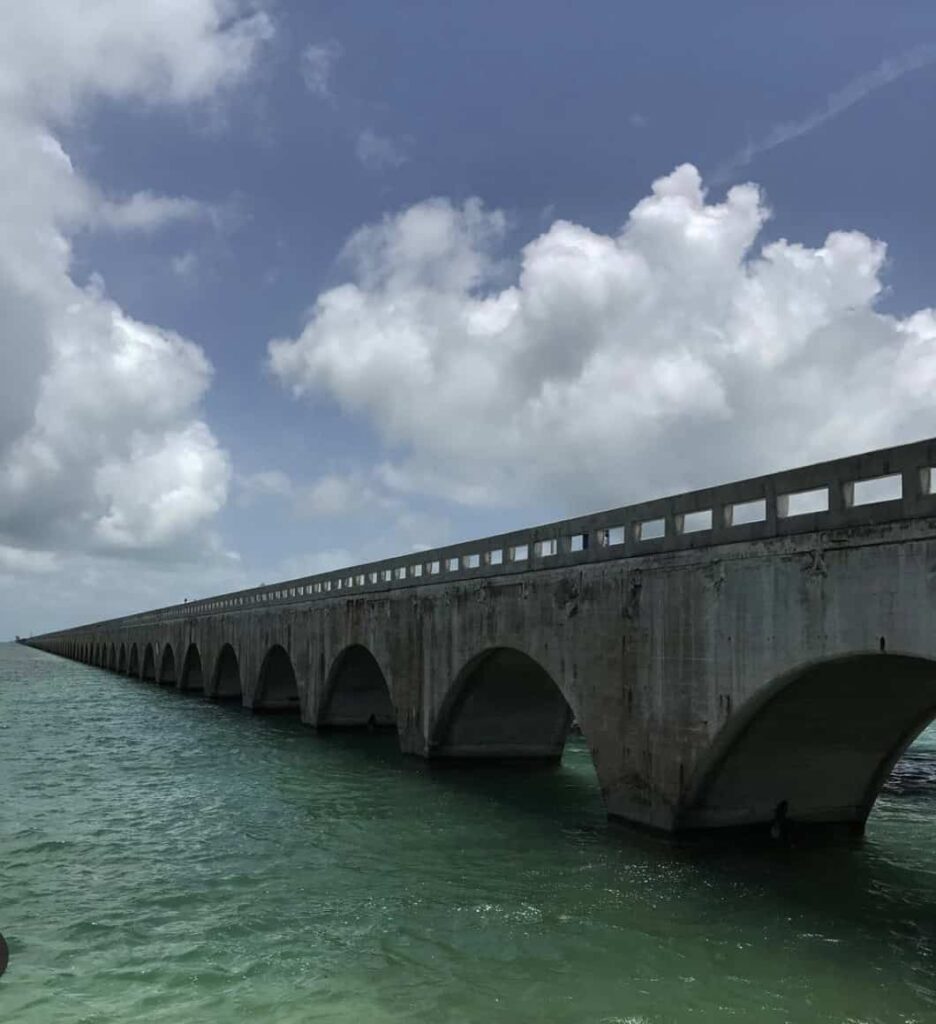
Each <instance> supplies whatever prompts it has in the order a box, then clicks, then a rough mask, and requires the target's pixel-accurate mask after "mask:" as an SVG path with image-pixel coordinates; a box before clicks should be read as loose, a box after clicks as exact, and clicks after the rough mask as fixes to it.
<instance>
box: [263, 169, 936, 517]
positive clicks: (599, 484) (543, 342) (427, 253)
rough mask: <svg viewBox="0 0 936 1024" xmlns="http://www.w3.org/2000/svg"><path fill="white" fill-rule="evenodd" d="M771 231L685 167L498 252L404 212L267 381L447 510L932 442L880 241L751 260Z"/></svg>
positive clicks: (748, 194) (932, 356)
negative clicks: (334, 419)
mask: <svg viewBox="0 0 936 1024" xmlns="http://www.w3.org/2000/svg"><path fill="white" fill-rule="evenodd" d="M768 217H769V210H768V208H767V206H766V204H765V201H764V197H763V196H762V194H761V193H760V191H759V190H758V188H757V187H756V186H754V185H751V184H747V185H739V186H736V187H734V188H732V189H731V190H730V191H729V192H728V194H727V196H726V197H725V198H724V200H723V201H721V202H718V201H712V200H710V199H709V197H708V196H707V194H706V192H705V190H704V188H703V185H702V182H701V180H700V175H699V173H698V171H697V170H696V169H695V168H694V167H692V166H690V165H683V166H681V167H678V168H677V169H676V170H675V171H673V172H672V173H671V174H669V175H667V176H666V177H663V178H660V179H659V180H658V181H656V182H654V184H653V188H652V191H651V193H650V195H648V196H647V197H646V198H644V199H642V200H641V201H640V202H639V203H637V205H636V206H635V207H634V208H633V210H631V212H630V214H629V216H628V218H627V221H626V223H625V224H624V226H623V228H622V229H621V230H620V232H618V233H616V234H613V235H605V234H600V233H597V232H594V231H591V230H589V229H588V228H586V227H584V226H582V225H579V224H574V223H570V222H568V221H562V220H558V221H556V222H555V223H553V224H552V226H551V227H550V228H549V229H548V230H547V231H545V232H544V233H543V234H542V235H540V236H539V237H538V238H535V239H534V240H533V241H531V242H530V243H529V244H527V245H526V246H525V247H524V248H523V250H522V252H520V253H519V254H518V255H517V256H512V254H509V253H505V252H504V245H505V238H506V231H507V222H506V218H505V216H504V215H503V214H502V213H500V212H498V211H492V210H488V209H485V207H484V206H483V205H482V204H481V202H480V201H478V200H476V199H473V200H469V201H468V202H466V203H464V204H461V205H457V204H455V203H453V202H451V201H449V200H446V199H434V200H429V201H427V202H422V203H419V204H417V205H415V206H413V207H411V208H409V209H406V210H403V211H402V212H400V213H398V214H395V215H393V216H388V217H386V218H384V219H383V220H382V221H381V222H380V223H377V224H373V225H370V226H367V227H364V228H362V229H361V230H359V231H358V232H357V233H356V234H355V235H354V236H353V237H352V238H351V239H350V240H349V242H348V244H347V246H346V248H345V252H344V259H345V260H346V261H347V264H348V266H349V268H350V274H349V280H348V281H347V282H346V283H344V284H341V285H339V286H338V287H335V288H331V289H329V290H327V291H325V292H323V293H321V294H320V295H319V296H318V297H317V299H316V300H315V303H314V305H313V306H312V309H311V313H310V315H309V317H308V320H307V322H306V324H305V325H304V327H303V329H302V331H301V333H300V334H299V335H298V336H297V337H295V338H286V339H277V340H274V341H272V342H271V343H270V344H269V363H270V367H271V369H272V370H273V372H274V373H275V374H276V376H277V377H278V378H279V379H280V381H281V382H282V383H283V385H284V386H285V387H287V388H288V389H290V390H291V391H292V392H293V394H295V395H297V396H306V397H307V398H308V399H310V400H312V401H314V400H315V399H316V398H317V397H318V396H328V397H329V398H331V399H334V400H337V402H339V403H340V405H341V406H342V407H343V408H344V410H346V411H347V412H348V413H350V414H353V415H356V416H360V417H364V418H366V419H367V420H368V421H369V422H370V423H372V424H373V425H374V426H375V427H376V429H377V431H378V432H379V435H380V437H381V438H382V440H383V442H384V444H385V446H386V449H387V450H388V451H390V452H394V453H400V454H399V455H395V457H393V458H390V459H387V460H386V461H385V462H383V463H382V464H381V465H380V466H378V467H375V472H376V473H377V474H378V475H379V477H380V479H381V480H382V481H383V483H384V485H385V486H388V487H391V488H393V489H396V490H398V491H404V492H411V493H422V494H431V495H441V496H444V497H446V498H449V499H452V500H454V501H457V502H461V503H465V504H476V505H494V504H499V503H527V504H529V503H533V502H536V503H540V504H542V503H543V502H546V503H548V504H549V505H550V506H551V507H553V508H557V507H558V508H561V509H564V510H565V511H570V512H571V511H574V510H585V509H590V508H597V507H601V506H609V505H616V504H619V503H622V502H625V501H629V500H635V499H641V498H648V497H652V496H655V495H659V494H662V493H666V492H672V491H676V490H680V489H683V488H686V487H689V486H695V485H704V484H710V483H717V482H723V481H728V480H731V479H734V478H738V477H742V476H745V475H748V474H754V473H758V472H764V471H769V470H772V469H777V468H780V467H781V466H785V465H790V464H798V463H804V462H808V461H811V460H814V459H820V458H825V457H833V456H837V455H842V454H846V453H849V452H855V451H860V450H862V449H864V448H869V447H875V446H878V445H883V444H887V443H891V442H896V441H902V440H909V439H913V438H917V437H921V436H925V435H927V434H932V433H936V409H934V404H933V401H932V394H933V387H934V384H936V312H934V311H933V310H931V309H924V310H920V311H919V312H917V313H915V314H914V315H912V316H909V317H907V318H905V319H900V318H896V317H893V316H888V315H885V314H883V313H881V312H879V311H878V310H877V308H876V303H877V301H878V299H879V297H880V295H881V291H882V281H881V274H882V271H883V268H884V263H885V246H884V245H883V243H881V242H878V241H875V240H873V239H871V238H869V237H867V236H866V235H864V234H861V233H860V232H855V231H851V232H846V231H836V232H833V233H831V234H829V236H828V237H827V238H826V240H825V242H824V244H823V245H822V246H820V247H818V248H810V247H807V246H804V245H801V244H798V243H796V242H793V241H787V240H780V241H774V242H770V243H769V244H763V245H759V244H758V238H759V235H760V233H761V231H762V229H763V227H764V224H765V222H766V221H767V219H768ZM511 261H512V262H511ZM511 265H515V266H516V273H515V277H514V280H513V282H512V283H507V284H505V282H504V274H505V266H511Z"/></svg>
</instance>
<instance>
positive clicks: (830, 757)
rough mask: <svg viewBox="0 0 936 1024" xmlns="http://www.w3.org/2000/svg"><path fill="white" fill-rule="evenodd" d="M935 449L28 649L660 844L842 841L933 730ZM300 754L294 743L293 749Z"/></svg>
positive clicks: (404, 560) (583, 521) (40, 640)
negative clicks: (195, 695) (814, 835)
mask: <svg viewBox="0 0 936 1024" xmlns="http://www.w3.org/2000/svg"><path fill="white" fill-rule="evenodd" d="M934 467H936V439H930V440H926V441H922V442H918V443H915V444H910V445H904V446H901V447H896V448H890V449H885V450H881V451H875V452H869V453H866V454H863V455H858V456H855V457H852V458H846V459H840V460H837V461H833V462H826V463H822V464H818V465H812V466H807V467H804V468H800V469H795V470H792V471H789V472H783V473H778V474H774V475H771V476H764V477H759V478H757V479H752V480H745V481H743V482H740V483H734V484H728V485H725V486H718V487H712V488H708V489H705V490H699V491H693V492H691V493H686V494H680V495H677V496H674V497H670V498H665V499H660V500H655V501H647V502H644V503H641V504H637V505H631V506H628V507H626V508H619V509H614V510H612V511H606V512H601V513H597V514H595V515H588V516H583V517H580V518H575V519H569V520H565V521H563V522H557V523H551V524H548V525H544V526H537V527H533V528H531V529H526V530H520V531H517V532H514V533H508V534H503V535H500V536H496V537H488V538H486V539H484V540H477V541H473V542H471V543H465V544H457V545H452V546H449V547H444V548H439V549H437V550H433V551H425V552H419V553H416V554H409V555H406V556H402V557H399V558H391V559H387V560H384V561H380V562H374V563H370V564H367V565H358V566H354V567H353V568H347V569H343V570H340V571H335V572H329V573H322V574H319V575H316V576H309V577H304V578H302V579H296V580H290V581H288V582H284V583H277V584H274V585H272V586H263V587H256V588H254V589H251V590H243V591H238V592H236V593H229V594H222V595H219V596H217V597H211V598H207V599H205V600H200V601H195V602H191V603H185V604H180V605H174V606H172V607H168V608H160V609H157V610H155V611H148V612H143V613H141V614H136V615H129V616H127V617H125V618H120V619H113V620H110V621H106V622H96V623H93V624H90V625H85V626H79V627H76V628H73V629H66V630H62V631H60V632H55V633H49V634H46V635H44V636H40V637H34V638H32V639H30V640H29V641H27V642H28V643H30V644H32V645H33V646H34V647H38V648H41V649H42V650H45V651H49V652H52V653H55V654H59V655H62V656H65V657H68V658H74V659H78V660H80V661H83V662H86V663H88V664H91V665H98V666H100V667H101V668H106V669H110V670H112V671H115V672H119V673H124V674H126V675H128V676H131V677H134V678H138V679H140V680H145V681H150V682H152V683H153V684H154V685H163V686H171V687H174V688H176V689H178V690H186V691H197V692H199V693H201V694H203V695H204V696H205V697H206V698H208V699H212V700H230V701H237V702H239V703H240V704H242V705H243V706H244V707H246V708H250V709H252V710H254V711H256V712H279V713H291V714H295V715H299V716H301V718H302V721H304V722H306V723H307V724H308V725H309V726H312V727H314V728H316V729H326V728H354V727H358V728H361V727H370V728H375V727H383V728H387V729H395V730H396V732H397V734H398V737H399V744H400V749H401V751H402V752H403V753H405V754H410V755H417V756H420V757H423V758H429V759H432V760H440V761H441V760H446V759H467V760H470V759H510V760H517V761H528V762H531V763H532V762H542V761H556V760H558V759H559V758H560V757H561V755H562V751H563V747H564V745H565V742H566V739H567V736H568V735H569V732H570V728H571V727H572V725H573V723H575V724H576V725H577V726H578V728H579V729H581V732H582V735H583V736H584V739H585V741H586V742H587V744H588V747H589V749H590V751H591V754H592V758H593V760H594V765H595V770H596V773H597V776H598V780H599V783H600V786H601V791H602V794H603V797H604V801H605V805H606V808H607V811H608V814H609V815H610V816H612V817H614V818H618V819H624V820H626V821H628V822H631V823H635V824H638V825H642V826H647V827H650V828H653V829H659V830H665V831H679V830H690V829H701V828H725V827H730V826H756V825H759V824H761V823H768V822H771V821H773V820H774V819H775V817H776V816H777V815H778V814H781V815H782V814H783V812H784V810H785V811H786V813H787V815H788V817H789V818H790V819H791V820H794V821H798V822H801V823H803V824H804V825H806V824H815V825H837V826H845V827H846V828H848V829H854V830H858V831H860V830H861V829H862V828H863V826H864V822H865V819H866V818H867V816H868V813H869V811H870V809H871V807H872V805H873V803H874V800H875V798H876V796H877V793H878V792H879V790H880V788H881V786H882V784H883V782H884V780H885V779H886V778H887V776H888V774H889V772H890V770H891V768H892V766H893V765H894V763H895V762H896V760H897V759H898V758H899V757H900V755H901V753H902V752H903V751H904V750H905V749H906V747H907V746H908V745H909V744H910V743H911V742H912V741H913V739H914V738H915V736H916V735H917V734H918V733H919V732H920V731H921V730H922V729H923V728H925V726H926V725H927V724H928V723H929V722H930V721H931V720H932V719H933V717H934V716H936V470H934ZM311 741H312V740H311V738H310V742H311Z"/></svg>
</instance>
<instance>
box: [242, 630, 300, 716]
mask: <svg viewBox="0 0 936 1024" xmlns="http://www.w3.org/2000/svg"><path fill="white" fill-rule="evenodd" d="M253 707H254V710H255V711H265V712H267V713H281V714H290V713H293V714H298V713H299V686H298V683H297V682H296V673H295V670H294V669H293V664H292V661H291V659H290V657H289V655H288V654H287V653H286V651H285V649H284V648H283V647H280V646H279V644H277V645H276V646H274V647H271V648H270V650H269V651H268V652H267V655H266V657H265V658H264V659H263V665H262V666H261V668H260V678H259V681H258V685H257V697H256V699H255V700H254V705H253Z"/></svg>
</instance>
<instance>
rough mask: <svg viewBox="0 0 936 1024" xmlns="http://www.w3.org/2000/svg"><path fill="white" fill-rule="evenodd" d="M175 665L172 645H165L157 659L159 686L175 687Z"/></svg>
mask: <svg viewBox="0 0 936 1024" xmlns="http://www.w3.org/2000/svg"><path fill="white" fill-rule="evenodd" d="M175 683H176V664H175V653H174V652H173V650H172V644H165V645H164V646H163V649H162V655H161V656H160V659H159V685H160V686H175Z"/></svg>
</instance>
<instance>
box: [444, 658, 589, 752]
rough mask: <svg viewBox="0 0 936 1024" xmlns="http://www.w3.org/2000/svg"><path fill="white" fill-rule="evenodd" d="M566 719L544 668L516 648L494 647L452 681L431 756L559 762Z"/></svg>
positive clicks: (567, 710) (568, 719)
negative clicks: (450, 695) (451, 688)
mask: <svg viewBox="0 0 936 1024" xmlns="http://www.w3.org/2000/svg"><path fill="white" fill-rule="evenodd" d="M571 723H572V712H571V709H570V708H569V705H568V703H567V702H566V699H565V697H564V696H563V695H562V692H561V691H560V689H559V687H558V686H557V685H556V683H555V682H554V681H553V680H552V678H551V677H550V676H549V674H548V673H547V672H546V670H545V669H544V668H543V667H542V666H541V665H540V664H539V663H538V662H536V661H534V660H533V659H532V658H530V657H529V656H528V655H526V654H523V653H522V652H521V651H517V650H514V649H512V648H506V647H501V648H496V649H495V650H492V651H488V652H487V653H485V654H483V655H481V656H480V657H478V658H476V659H474V661H473V662H471V663H470V664H469V665H468V666H467V667H466V668H465V670H464V671H463V672H462V673H461V675H460V677H459V679H458V680H457V681H456V684H455V687H454V695H453V699H452V703H451V706H450V707H449V708H448V709H446V710H444V711H443V714H442V721H441V724H440V727H439V729H438V732H437V736H436V739H435V741H434V742H433V743H432V744H431V745H430V756H432V757H433V758H470V759H475V758H483V759H496V760H536V761H558V760H560V759H561V757H562V751H563V749H564V747H565V742H566V738H567V736H568V734H569V728H570V726H571Z"/></svg>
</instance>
